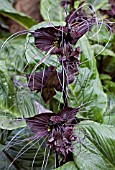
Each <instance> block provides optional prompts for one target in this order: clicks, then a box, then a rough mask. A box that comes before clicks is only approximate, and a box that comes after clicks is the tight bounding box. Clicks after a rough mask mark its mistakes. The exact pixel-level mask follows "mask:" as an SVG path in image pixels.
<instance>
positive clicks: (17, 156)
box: [7, 136, 43, 170]
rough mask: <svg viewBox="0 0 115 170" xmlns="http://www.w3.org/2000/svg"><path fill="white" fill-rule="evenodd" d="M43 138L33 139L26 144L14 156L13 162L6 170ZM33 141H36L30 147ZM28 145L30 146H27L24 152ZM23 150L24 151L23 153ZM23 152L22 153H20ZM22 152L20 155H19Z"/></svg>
mask: <svg viewBox="0 0 115 170" xmlns="http://www.w3.org/2000/svg"><path fill="white" fill-rule="evenodd" d="M42 138H43V136H42V137H41V138H39V139H38V138H35V139H33V140H32V141H30V142H29V143H28V144H26V145H25V146H24V147H23V148H22V149H21V150H20V151H19V152H18V154H17V155H16V157H15V158H14V160H13V161H12V162H11V164H10V165H9V167H8V169H7V170H9V168H10V167H11V166H12V164H13V163H14V162H15V161H16V160H17V159H18V158H19V157H20V156H22V155H23V154H24V153H25V152H26V151H28V150H29V149H30V148H32V147H33V146H34V145H35V144H36V143H38V142H39V141H40V139H42ZM35 140H37V141H36V142H35V143H33V144H32V145H30V144H31V143H32V142H34V141H35ZM28 145H30V146H29V148H27V149H26V150H24V149H25V148H26V147H27V146H28ZM23 150H24V151H23ZM22 151H23V152H22ZM21 152H22V153H21Z"/></svg>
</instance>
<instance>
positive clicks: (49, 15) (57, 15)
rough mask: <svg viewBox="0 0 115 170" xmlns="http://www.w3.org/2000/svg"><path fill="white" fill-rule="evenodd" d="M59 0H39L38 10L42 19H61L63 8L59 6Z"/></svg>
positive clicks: (62, 17) (62, 18)
mask: <svg viewBox="0 0 115 170" xmlns="http://www.w3.org/2000/svg"><path fill="white" fill-rule="evenodd" d="M60 2H61V0H55V1H53V0H41V4H40V12H41V15H42V17H43V19H44V20H47V21H63V20H64V10H63V8H62V7H61V6H60Z"/></svg>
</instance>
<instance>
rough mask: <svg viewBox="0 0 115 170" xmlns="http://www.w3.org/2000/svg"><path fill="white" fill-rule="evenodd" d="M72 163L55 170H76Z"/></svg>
mask: <svg viewBox="0 0 115 170" xmlns="http://www.w3.org/2000/svg"><path fill="white" fill-rule="evenodd" d="M77 169H78V168H77V167H76V165H75V163H74V162H72V161H71V162H67V163H66V164H64V165H62V166H60V167H59V168H56V170H77Z"/></svg>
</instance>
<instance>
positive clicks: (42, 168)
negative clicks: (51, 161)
mask: <svg viewBox="0 0 115 170" xmlns="http://www.w3.org/2000/svg"><path fill="white" fill-rule="evenodd" d="M46 154H47V146H45V150H44V159H43V162H42V167H41V170H44V163H45V160H46Z"/></svg>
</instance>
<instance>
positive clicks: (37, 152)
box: [31, 135, 48, 170]
mask: <svg viewBox="0 0 115 170" xmlns="http://www.w3.org/2000/svg"><path fill="white" fill-rule="evenodd" d="M47 136H48V135H47ZM47 136H46V137H45V138H44V140H43V141H42V143H41V144H40V146H39V147H38V149H37V151H36V153H35V156H34V159H33V162H32V167H31V170H33V168H34V162H35V159H36V156H37V154H38V152H39V150H40V148H41V146H42V145H43V143H44V142H45V140H46V138H47Z"/></svg>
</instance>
